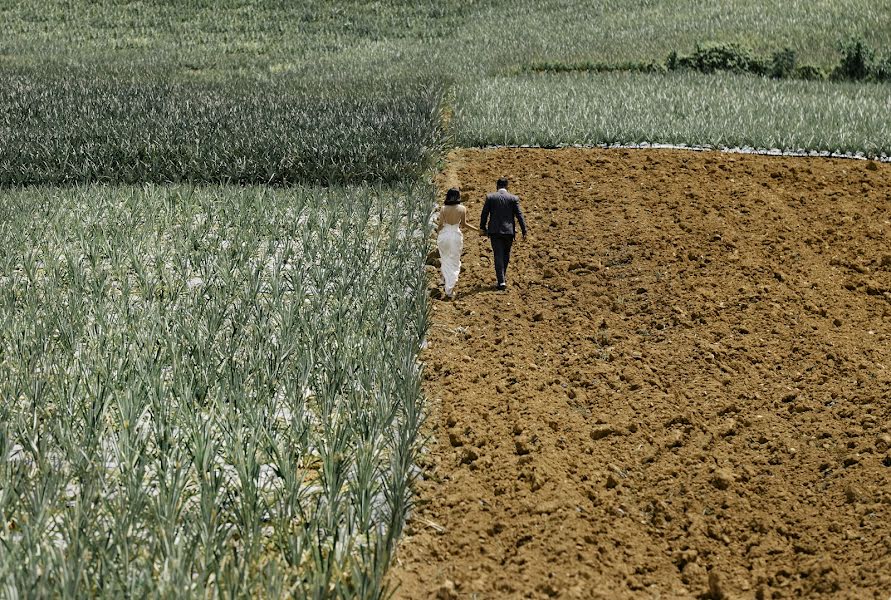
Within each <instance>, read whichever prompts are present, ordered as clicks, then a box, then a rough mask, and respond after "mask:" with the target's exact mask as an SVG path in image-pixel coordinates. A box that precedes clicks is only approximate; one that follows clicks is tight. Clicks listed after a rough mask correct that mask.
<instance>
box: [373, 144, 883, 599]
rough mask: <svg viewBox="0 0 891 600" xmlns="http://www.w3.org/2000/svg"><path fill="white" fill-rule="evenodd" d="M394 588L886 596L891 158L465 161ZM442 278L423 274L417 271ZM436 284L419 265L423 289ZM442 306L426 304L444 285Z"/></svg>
mask: <svg viewBox="0 0 891 600" xmlns="http://www.w3.org/2000/svg"><path fill="white" fill-rule="evenodd" d="M500 175H507V176H508V177H510V179H511V190H512V191H514V192H515V193H517V194H518V195H519V196H520V198H521V205H522V207H523V209H524V210H525V213H526V217H527V219H528V222H529V227H530V236H529V239H528V240H527V241H525V242H524V241H521V240H519V239H518V241H517V242H516V244H515V246H514V253H513V256H512V261H511V266H510V272H509V274H508V279H509V282H510V288H509V289H508V291H507V292H503V293H502V292H497V291H494V290H492V289H491V284H492V283H493V282H494V273H493V269H492V265H491V250H490V249H489V247H488V243H487V241H486V240H485V239H481V238H479V236H478V235H477V234H476V233H475V232H470V233H468V234H466V236H465V245H464V257H463V262H464V264H463V271H462V274H461V279H460V281H459V284H458V293H459V296H458V299H457V300H455V301H446V300H441V299H435V300H433V313H432V315H433V316H432V326H431V329H430V333H429V347H428V348H427V349H426V350H425V351H424V353H423V360H424V361H425V365H426V367H425V393H426V395H427V397H428V398H429V401H430V418H429V421H428V433H429V434H430V436H431V437H430V441H429V444H428V452H427V454H426V455H425V458H424V464H423V465H422V466H423V468H424V473H423V476H422V478H421V479H420V480H419V482H418V485H417V492H418V494H419V498H418V504H417V506H416V508H415V510H414V512H413V514H412V516H411V518H410V520H409V522H408V524H407V531H406V536H405V538H404V540H403V541H402V542H401V545H400V547H399V549H398V551H397V555H396V561H395V564H394V568H393V570H392V574H391V579H390V581H391V584H392V585H398V589H397V592H396V597H397V598H435V597H438V598H443V599H449V598H548V597H557V598H651V597H661V598H799V597H807V598H881V599H882V600H886V599H887V598H888V597H889V595H891V331H889V325H891V165H888V164H878V163H875V162H869V161H854V160H842V159H814V158H788V157H766V156H754V155H739V154H722V153H717V152H701V153H697V152H690V151H672V150H597V149H585V150H582V149H565V150H530V149H499V150H460V151H455V152H453V153H452V154H451V155H450V156H449V159H448V162H447V167H446V169H445V171H444V172H443V173H442V175H441V177H440V181H439V184H440V187H441V188H443V189H444V188H445V187H447V186H451V185H458V186H459V187H460V188H461V190H462V193H463V195H464V199H465V203H466V205H467V207H468V210H469V213H470V214H471V217H470V219H471V221H472V222H474V223H475V222H477V220H478V216H479V211H480V208H481V205H482V200H483V198H484V194H485V192H487V191H492V189H493V188H494V182H495V179H496V178H497V177H498V176H500ZM431 270H432V269H431ZM431 280H432V281H434V282H435V279H434V278H431ZM433 293H434V295H436V292H435V291H434V292H433Z"/></svg>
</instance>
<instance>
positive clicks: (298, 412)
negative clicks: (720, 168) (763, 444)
mask: <svg viewBox="0 0 891 600" xmlns="http://www.w3.org/2000/svg"><path fill="white" fill-rule="evenodd" d="M0 27H2V30H3V35H2V36H0V248H2V250H0V390H2V401H0V547H2V550H0V590H2V593H3V594H4V595H8V596H10V597H17V596H27V597H47V596H49V597H66V598H80V597H86V596H107V597H142V596H167V597H171V596H177V597H179V596H209V597H220V596H232V597H256V596H265V597H280V596H283V595H292V596H296V597H313V598H323V597H331V596H337V597H363V598H379V597H381V596H383V595H385V594H386V590H385V589H384V579H383V575H384V573H385V572H386V569H387V566H388V564H389V558H390V554H391V551H392V549H393V545H394V543H395V541H396V539H397V538H398V536H399V534H400V531H401V528H402V523H403V520H404V517H405V515H406V512H407V511H408V510H409V508H410V503H411V494H410V482H411V479H412V473H413V472H414V471H413V464H414V462H415V460H416V458H417V453H418V451H419V446H420V444H421V441H420V440H419V438H418V431H419V427H420V423H421V420H422V418H423V414H424V405H423V399H422V397H421V393H420V383H419V382H420V367H419V365H418V362H417V355H418V351H419V348H420V346H421V344H422V340H423V339H424V335H425V331H426V326H427V308H428V307H427V298H426V295H425V285H426V282H425V278H424V273H423V270H422V262H423V257H424V255H425V253H426V250H427V239H428V235H429V232H430V224H429V219H430V215H431V212H432V210H433V204H434V200H435V193H434V192H433V191H432V189H431V186H430V181H431V174H432V172H433V170H434V169H435V168H436V167H437V166H438V165H439V162H440V161H441V159H442V156H443V150H444V148H446V147H447V146H448V145H450V144H459V145H468V146H485V145H498V144H510V145H523V144H530V145H541V146H560V145H566V144H604V143H605V144H613V143H620V144H621V143H640V142H664V143H675V144H689V145H714V146H748V147H753V148H781V149H786V150H795V151H799V150H800V151H832V152H851V153H854V152H860V153H864V154H867V155H871V156H880V155H883V154H884V155H887V154H891V129H889V127H891V126H889V121H888V118H887V115H888V114H889V112H891V93H889V92H891V83H889V82H888V74H889V73H891V1H889V0H880V1H875V0H854V1H852V2H845V3H841V2H829V1H823V0H821V1H818V2H804V1H794V2H780V1H778V0H770V1H762V2H756V1H754V0H734V1H732V2H720V3H716V2H707V1H705V0H698V1H693V0H670V1H664V2H653V1H652V0H636V1H632V2H624V1H622V2H620V1H618V0H608V1H601V2H594V1H591V2H584V1H580V0H518V1H510V2H509V1H507V0H438V1H432V0H427V1H425V2H409V1H405V0H399V1H392V2H360V1H358V0H350V1H347V0H340V1H333V2H332V1H327V0H308V1H306V2H282V1H272V0H269V1H259V2H255V3H244V2H233V1H231V0H223V1H220V2H208V1H198V2H189V3H176V2H167V1H160V0H158V1H139V0H136V1H132V2H123V1H112V0H104V1H100V2H85V1H81V0H75V1H73V2H66V3H58V2H49V1H48V0H34V1H31V2H12V1H9V0H0ZM857 43H859V45H857ZM852 49H854V50H852ZM782 51H785V53H782ZM697 53H699V54H697ZM672 56H673V57H675V59H676V58H677V57H680V59H678V60H675V59H671V58H670V57H672ZM689 56H694V58H696V60H700V59H701V60H700V63H701V64H700V67H701V66H702V65H705V67H706V68H699V70H696V69H694V68H688V66H689V65H693V64H694V63H696V60H693V59H689V60H687V62H686V63H685V62H684V60H683V59H684V57H689ZM778 57H779V58H778ZM780 58H781V59H783V61H785V62H783V61H779V59H780ZM793 59H794V60H793ZM709 61H710V62H709ZM716 61H717V62H716ZM720 61H724V62H723V63H722V62H720ZM778 61H779V62H778ZM675 63H677V64H680V65H681V66H682V67H683V68H680V69H676V70H675V69H674V67H673V65H674V64H675ZM697 64H698V63H697ZM739 64H744V65H747V66H746V68H745V69H737V68H735V67H734V65H739ZM685 65H687V66H685ZM715 65H717V67H715ZM752 65H755V67H757V68H753V67H752ZM778 65H779V67H783V69H779V70H778ZM725 68H726V69H727V70H729V71H731V72H714V73H712V72H701V71H703V70H705V71H712V70H717V71H723V70H725ZM802 68H803V69H802ZM759 69H760V71H759ZM752 71H755V72H761V75H757V74H752ZM780 71H782V77H778V78H771V76H770V75H771V74H772V75H774V76H777V74H778V73H780Z"/></svg>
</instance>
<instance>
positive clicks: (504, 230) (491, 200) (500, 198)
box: [480, 188, 526, 235]
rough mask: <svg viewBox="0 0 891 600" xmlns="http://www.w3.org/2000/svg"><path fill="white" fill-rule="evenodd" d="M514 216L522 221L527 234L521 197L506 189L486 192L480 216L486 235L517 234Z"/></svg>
mask: <svg viewBox="0 0 891 600" xmlns="http://www.w3.org/2000/svg"><path fill="white" fill-rule="evenodd" d="M514 218H516V220H517V221H519V223H520V229H521V230H522V231H523V235H526V221H525V219H523V211H521V210H520V199H519V198H517V197H516V196H514V195H513V194H510V193H508V191H507V190H505V189H503V188H502V189H500V190H498V191H497V192H495V193H494V194H486V203H485V204H484V205H483V214H482V215H481V216H480V229H482V230H483V233H485V234H486V235H516V233H517V230H516V227H515V225H514Z"/></svg>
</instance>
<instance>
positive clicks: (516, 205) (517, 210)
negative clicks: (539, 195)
mask: <svg viewBox="0 0 891 600" xmlns="http://www.w3.org/2000/svg"><path fill="white" fill-rule="evenodd" d="M513 204H514V216H516V217H517V221H519V222H520V230H521V231H522V232H523V237H526V219H524V218H523V211H522V210H520V199H519V198H517V200H516V201H515V202H514V203H513Z"/></svg>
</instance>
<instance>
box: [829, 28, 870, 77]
mask: <svg viewBox="0 0 891 600" xmlns="http://www.w3.org/2000/svg"><path fill="white" fill-rule="evenodd" d="M839 50H841V53H842V59H841V62H840V63H839V64H838V66H837V67H835V69H834V70H833V72H832V77H833V78H834V79H846V80H854V81H859V80H863V79H866V78H867V77H869V75H870V71H871V69H870V65H871V63H872V60H873V58H874V57H875V52H873V50H872V49H871V48H869V47H868V46H867V45H866V44H864V43H863V41H862V40H859V39H856V38H853V39H850V40H848V41H846V42H842V43H841V44H840V45H839Z"/></svg>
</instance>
